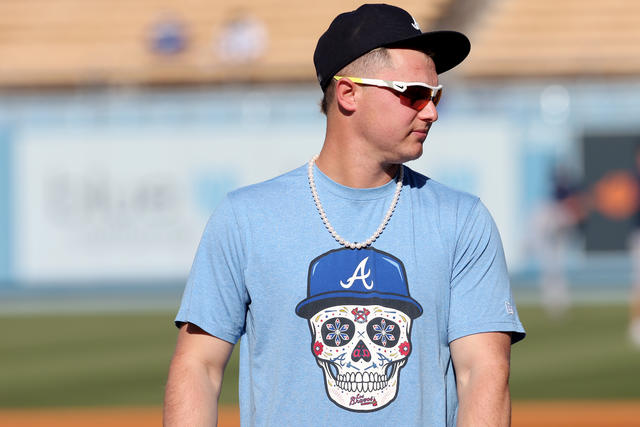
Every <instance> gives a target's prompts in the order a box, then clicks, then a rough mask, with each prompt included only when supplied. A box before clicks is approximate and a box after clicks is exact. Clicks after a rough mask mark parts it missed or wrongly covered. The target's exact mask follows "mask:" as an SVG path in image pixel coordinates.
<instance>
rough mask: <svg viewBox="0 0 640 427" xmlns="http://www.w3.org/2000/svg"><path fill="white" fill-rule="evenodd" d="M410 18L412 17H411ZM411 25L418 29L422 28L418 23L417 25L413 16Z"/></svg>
mask: <svg viewBox="0 0 640 427" xmlns="http://www.w3.org/2000/svg"><path fill="white" fill-rule="evenodd" d="M412 18H413V17H412ZM411 26H412V27H413V28H415V29H416V30H418V31H422V30H421V29H420V25H418V21H416V18H413V22H412V23H411Z"/></svg>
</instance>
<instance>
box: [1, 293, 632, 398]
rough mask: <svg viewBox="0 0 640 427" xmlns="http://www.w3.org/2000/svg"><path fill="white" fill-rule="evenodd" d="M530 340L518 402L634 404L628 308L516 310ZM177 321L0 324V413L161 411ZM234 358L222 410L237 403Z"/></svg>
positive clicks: (144, 317) (101, 318)
mask: <svg viewBox="0 0 640 427" xmlns="http://www.w3.org/2000/svg"><path fill="white" fill-rule="evenodd" d="M519 310H520V317H521V319H522V321H523V322H524V323H525V327H526V328H527V332H528V337H527V338H526V339H525V340H524V341H522V342H521V343H518V344H516V345H515V346H514V347H513V354H512V376H511V387H512V395H513V399H514V400H525V399H587V398H589V399H638V398H640V387H638V382H639V381H640V351H637V350H634V349H633V348H632V347H631V346H630V345H629V344H628V342H627V339H626V322H627V307H626V306H624V305H622V304H620V305H609V306H604V305H590V306H578V307H575V308H574V309H572V310H571V311H570V312H569V313H568V314H567V315H566V316H565V317H564V318H563V319H560V320H551V319H549V318H547V317H546V316H545V314H544V313H543V312H542V311H541V310H540V309H539V308H537V307H528V306H521V307H520V308H519ZM172 318H173V312H158V313H145V314H139V315H133V314H129V313H127V314H122V313H120V314H95V315H86V314H84V315H79V314H78V315H66V316H63V315H55V316H54V315H36V316H24V315H20V316H12V317H8V316H0V325H1V330H2V332H3V333H2V338H3V339H2V341H0V381H1V383H2V387H0V407H5V408H10V407H12V408H24V407H50V406H121V405H126V406H139V405H160V404H161V403H162V395H163V388H164V383H165V380H166V374H167V369H168V365H169V361H170V358H171V355H172V352H173V348H174V344H175V338H176V332H177V330H176V329H175V328H174V327H173V324H172ZM237 371H238V364H237V354H236V352H234V355H233V357H232V359H231V361H230V362H229V365H228V367H227V372H226V374H225V383H224V387H223V392H222V397H221V399H222V403H227V404H232V403H235V402H236V401H237V384H236V381H235V378H237Z"/></svg>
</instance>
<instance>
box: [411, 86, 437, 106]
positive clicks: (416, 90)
mask: <svg viewBox="0 0 640 427" xmlns="http://www.w3.org/2000/svg"><path fill="white" fill-rule="evenodd" d="M433 92H434V91H433V90H432V89H430V88H428V87H424V86H418V85H416V86H409V87H407V90H405V91H404V92H402V96H404V97H405V98H407V99H408V100H409V102H410V105H411V108H415V109H416V110H422V109H423V108H424V107H426V106H427V104H428V103H429V101H433V103H434V105H438V102H440V98H441V96H442V90H439V91H437V93H436V94H435V96H433Z"/></svg>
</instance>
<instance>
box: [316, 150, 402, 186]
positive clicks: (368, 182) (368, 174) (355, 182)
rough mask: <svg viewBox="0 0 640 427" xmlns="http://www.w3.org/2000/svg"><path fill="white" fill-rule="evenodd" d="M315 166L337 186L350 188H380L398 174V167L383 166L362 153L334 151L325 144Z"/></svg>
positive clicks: (391, 165)
mask: <svg viewBox="0 0 640 427" xmlns="http://www.w3.org/2000/svg"><path fill="white" fill-rule="evenodd" d="M316 166H318V169H320V170H321V171H322V173H324V174H325V175H327V176H328V177H329V178H331V179H332V180H334V181H335V182H337V183H338V184H342V185H344V186H347V187H352V188H375V187H380V186H381V185H384V184H386V183H388V182H389V181H391V180H392V179H394V178H395V176H396V174H397V173H398V165H393V164H386V165H385V164H382V163H379V162H378V161H376V160H375V159H373V158H371V157H370V156H367V155H366V154H362V153H349V152H345V150H334V149H332V148H331V144H326V143H325V146H324V147H323V148H322V151H321V152H320V156H319V157H318V160H317V161H316Z"/></svg>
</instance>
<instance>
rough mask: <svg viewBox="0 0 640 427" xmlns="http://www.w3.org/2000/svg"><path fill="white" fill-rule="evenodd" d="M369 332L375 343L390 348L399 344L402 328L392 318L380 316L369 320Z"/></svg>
mask: <svg viewBox="0 0 640 427" xmlns="http://www.w3.org/2000/svg"><path fill="white" fill-rule="evenodd" d="M367 334H368V335H369V338H371V341H373V342H374V343H376V344H378V345H379V346H381V347H385V348H390V347H394V346H395V345H397V344H398V338H399V337H400V328H399V327H398V325H397V324H396V323H395V322H393V321H392V320H389V319H384V318H382V317H379V318H377V319H373V320H372V321H371V322H369V324H368V325H367Z"/></svg>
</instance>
